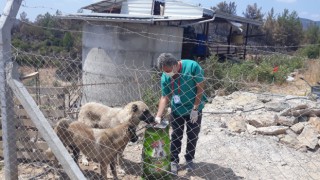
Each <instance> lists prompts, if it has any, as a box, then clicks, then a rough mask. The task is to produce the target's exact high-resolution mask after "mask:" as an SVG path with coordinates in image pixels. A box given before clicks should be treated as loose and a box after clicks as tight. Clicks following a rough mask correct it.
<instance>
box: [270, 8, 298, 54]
mask: <svg viewBox="0 0 320 180" xmlns="http://www.w3.org/2000/svg"><path fill="white" fill-rule="evenodd" d="M302 37H303V30H302V24H301V22H300V19H299V17H298V13H297V12H296V11H293V12H292V13H289V10H288V9H284V11H283V13H282V14H281V15H278V18H277V23H276V26H275V27H274V35H273V38H274V40H275V43H276V45H279V46H290V47H291V48H290V49H291V50H296V49H297V48H298V46H299V45H300V42H301V41H302Z"/></svg>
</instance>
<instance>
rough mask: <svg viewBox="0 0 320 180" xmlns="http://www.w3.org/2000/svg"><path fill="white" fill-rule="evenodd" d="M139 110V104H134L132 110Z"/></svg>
mask: <svg viewBox="0 0 320 180" xmlns="http://www.w3.org/2000/svg"><path fill="white" fill-rule="evenodd" d="M137 111H138V106H137V105H136V104H133V105H132V112H137Z"/></svg>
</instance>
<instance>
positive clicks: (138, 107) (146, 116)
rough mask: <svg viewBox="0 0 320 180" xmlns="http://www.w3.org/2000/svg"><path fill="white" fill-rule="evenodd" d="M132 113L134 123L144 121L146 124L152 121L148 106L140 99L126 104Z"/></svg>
mask: <svg viewBox="0 0 320 180" xmlns="http://www.w3.org/2000/svg"><path fill="white" fill-rule="evenodd" d="M127 107H128V108H130V111H131V113H132V120H133V121H135V123H139V122H140V121H144V122H146V123H148V124H150V123H154V117H153V115H152V114H151V112H150V110H149V107H148V106H147V105H146V104H145V103H144V102H142V101H136V102H131V103H129V104H128V105H127Z"/></svg>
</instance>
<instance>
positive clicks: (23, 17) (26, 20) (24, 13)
mask: <svg viewBox="0 0 320 180" xmlns="http://www.w3.org/2000/svg"><path fill="white" fill-rule="evenodd" d="M20 21H22V22H29V19H28V18H27V13H26V12H24V11H23V12H22V13H21V14H20Z"/></svg>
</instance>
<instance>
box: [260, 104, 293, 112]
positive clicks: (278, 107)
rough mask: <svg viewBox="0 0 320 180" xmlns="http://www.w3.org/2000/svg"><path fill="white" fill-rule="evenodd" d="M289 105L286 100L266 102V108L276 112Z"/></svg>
mask: <svg viewBox="0 0 320 180" xmlns="http://www.w3.org/2000/svg"><path fill="white" fill-rule="evenodd" d="M289 107H290V105H289V104H288V103H285V102H268V103H266V104H265V108H266V110H268V111H275V112H281V111H283V110H285V109H287V108H289Z"/></svg>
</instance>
